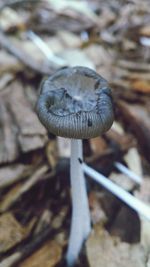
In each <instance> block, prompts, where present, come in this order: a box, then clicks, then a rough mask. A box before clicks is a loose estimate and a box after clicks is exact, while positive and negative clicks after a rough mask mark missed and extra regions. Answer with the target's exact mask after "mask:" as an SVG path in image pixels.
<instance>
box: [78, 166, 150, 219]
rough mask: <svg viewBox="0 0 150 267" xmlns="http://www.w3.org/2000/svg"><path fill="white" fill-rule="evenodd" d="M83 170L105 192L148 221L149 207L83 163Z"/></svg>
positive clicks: (149, 215) (149, 217) (149, 216)
mask: <svg viewBox="0 0 150 267" xmlns="http://www.w3.org/2000/svg"><path fill="white" fill-rule="evenodd" d="M82 166H83V170H84V172H85V173H86V174H88V175H89V176H90V177H91V178H93V179H94V180H95V181H97V182H98V183H100V184H101V185H102V186H104V187H105V188H106V189H107V190H109V191H110V192H112V193H113V194H114V195H115V196H117V197H118V198H119V199H121V200H122V201H123V202H125V203H126V204H127V205H128V206H129V207H131V208H132V209H134V210H135V211H136V212H138V213H139V215H141V216H142V217H145V219H147V220H149V221H150V207H149V206H148V205H146V204H145V203H143V202H142V201H141V200H139V199H137V198H136V197H134V196H132V195H131V194H130V193H128V192H127V191H125V190H124V189H123V188H121V187H120V186H118V185H117V184H115V183H113V182H112V181H110V180H109V179H107V178H106V177H105V176H104V175H102V174H101V173H98V172H97V171H95V170H94V169H92V168H91V167H89V166H87V165H86V164H85V163H83V164H82Z"/></svg>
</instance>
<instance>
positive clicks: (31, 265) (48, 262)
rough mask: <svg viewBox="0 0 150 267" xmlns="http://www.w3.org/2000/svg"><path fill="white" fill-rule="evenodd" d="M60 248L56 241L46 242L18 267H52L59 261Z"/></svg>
mask: <svg viewBox="0 0 150 267" xmlns="http://www.w3.org/2000/svg"><path fill="white" fill-rule="evenodd" d="M61 254H62V247H61V246H60V245H59V244H58V243H57V242H56V241H52V240H50V241H48V242H47V243H46V244H44V245H43V246H42V247H41V248H40V249H38V250H37V251H36V252H34V253H33V254H32V255H31V256H30V257H28V258H27V259H26V260H25V261H24V262H23V263H21V264H20V265H19V267H41V266H43V267H53V266H55V265H56V263H58V262H59V260H60V259H61Z"/></svg>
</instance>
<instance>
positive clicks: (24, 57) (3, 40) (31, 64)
mask: <svg viewBox="0 0 150 267" xmlns="http://www.w3.org/2000/svg"><path fill="white" fill-rule="evenodd" d="M0 45H1V46H2V47H3V48H4V49H6V50H7V51H8V52H9V53H11V54H13V55H14V56H15V57H16V58H18V59H19V60H20V61H21V62H22V63H23V64H25V65H26V66H27V67H28V68H30V69H32V70H34V71H36V72H38V73H41V74H46V75H51V73H52V71H53V69H52V68H49V67H48V66H47V65H45V64H41V63H40V64H39V63H38V62H36V61H35V60H34V58H33V57H32V58H29V55H28V54H27V53H25V52H24V51H21V50H20V49H18V48H17V47H16V46H15V45H14V44H13V43H12V41H11V40H10V39H9V38H8V37H7V36H6V35H5V34H4V33H3V32H2V31H0Z"/></svg>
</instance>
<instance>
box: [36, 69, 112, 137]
mask: <svg viewBox="0 0 150 267" xmlns="http://www.w3.org/2000/svg"><path fill="white" fill-rule="evenodd" d="M37 113H38V116H39V119H40V121H41V122H42V124H43V125H44V126H45V127H46V128H47V130H48V131H49V132H50V133H53V134H55V135H58V136H62V137H68V138H75V139H83V138H84V139H88V138H93V137H96V136H99V135H100V134H102V133H104V132H105V131H107V130H108V129H109V128H110V127H111V125H112V123H113V119H114V113H113V104H112V97H111V90H110V88H109V87H108V83H107V81H106V80H105V79H104V78H102V77H101V76H100V75H99V74H97V73H96V72H95V71H93V70H91V69H89V68H85V67H69V68H64V69H61V70H58V71H57V72H56V73H54V75H52V76H50V78H48V79H47V80H45V81H44V82H43V83H42V85H41V91H40V96H39V99H38V102H37Z"/></svg>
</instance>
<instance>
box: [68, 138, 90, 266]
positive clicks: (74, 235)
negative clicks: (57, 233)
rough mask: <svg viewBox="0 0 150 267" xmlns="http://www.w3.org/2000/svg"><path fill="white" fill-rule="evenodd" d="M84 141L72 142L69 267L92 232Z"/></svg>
mask: <svg viewBox="0 0 150 267" xmlns="http://www.w3.org/2000/svg"><path fill="white" fill-rule="evenodd" d="M82 155H83V152H82V140H74V139H72V140H71V163H70V175H71V189H72V221H71V233H70V238H69V246H68V251H67V255H66V260H67V264H68V266H73V265H74V264H75V262H76V260H77V258H78V256H79V253H80V250H81V248H82V245H83V242H84V241H85V240H86V239H87V237H88V235H89V233H90V231H91V223H90V212H89V205H88V197H87V191H86V184H85V178H84V174H83V169H82V166H81V165H82V164H81V163H80V159H81V160H82Z"/></svg>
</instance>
